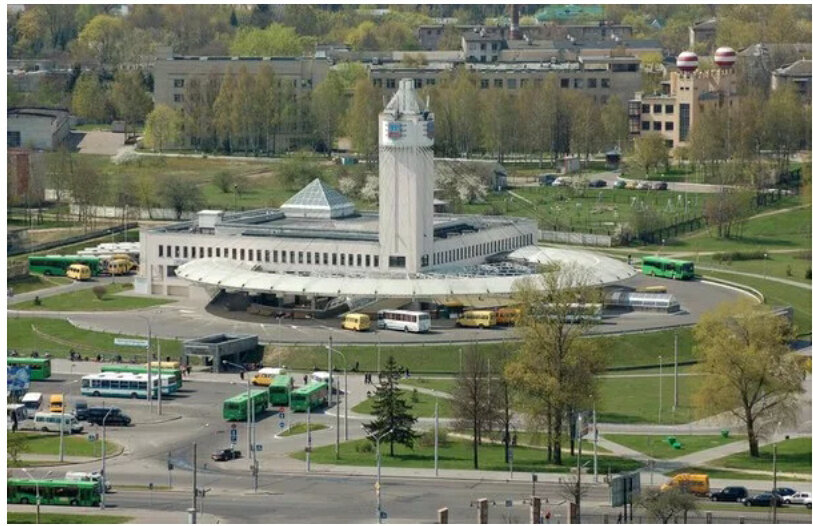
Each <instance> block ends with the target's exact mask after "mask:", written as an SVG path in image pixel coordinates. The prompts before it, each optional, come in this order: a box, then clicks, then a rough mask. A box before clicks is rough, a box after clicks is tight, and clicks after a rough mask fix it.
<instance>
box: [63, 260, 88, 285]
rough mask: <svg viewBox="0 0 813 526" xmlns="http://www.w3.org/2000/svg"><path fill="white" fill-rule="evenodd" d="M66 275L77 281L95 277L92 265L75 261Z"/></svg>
mask: <svg viewBox="0 0 813 526" xmlns="http://www.w3.org/2000/svg"><path fill="white" fill-rule="evenodd" d="M65 276H67V277H69V278H70V279H72V280H75V281H87V280H89V279H90V278H92V277H93V273H92V272H91V271H90V267H89V266H87V265H82V264H81V263H74V264H73V265H71V266H70V267H68V270H67V271H66V272H65Z"/></svg>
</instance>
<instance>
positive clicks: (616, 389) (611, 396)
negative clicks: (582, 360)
mask: <svg viewBox="0 0 813 526" xmlns="http://www.w3.org/2000/svg"><path fill="white" fill-rule="evenodd" d="M669 372H671V371H669ZM658 380H659V379H658V377H656V376H649V377H639V378H626V377H623V376H619V377H617V378H602V379H601V380H599V395H600V402H599V405H598V407H597V408H596V411H597V412H598V421H599V422H605V423H618V424H637V423H649V424H657V423H658V383H659V382H658ZM701 381H702V377H700V376H679V377H678V401H679V406H678V409H677V411H675V412H673V411H672V399H673V391H674V378H673V377H672V376H671V375H669V374H668V373H667V371H666V370H665V371H664V376H663V409H662V413H661V423H663V424H684V423H686V422H691V421H693V420H697V419H698V418H702V417H703V416H706V415H704V414H702V413H700V412H699V411H697V410H696V409H695V408H694V407H693V406H692V403H691V398H692V395H693V393H694V391H695V390H696V389H697V388H698V387H699V386H700V382H701Z"/></svg>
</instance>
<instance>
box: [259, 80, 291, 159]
mask: <svg viewBox="0 0 813 526" xmlns="http://www.w3.org/2000/svg"><path fill="white" fill-rule="evenodd" d="M280 92H281V90H280V89H279V88H278V87H277V82H276V79H275V77H274V72H273V70H272V69H271V66H269V65H263V66H262V67H261V68H260V71H259V72H258V73H257V77H256V90H255V100H256V103H257V106H258V110H257V118H258V125H259V129H260V133H261V135H262V144H263V148H262V149H263V150H264V151H270V152H273V151H274V146H275V145H274V144H273V143H272V139H273V138H274V137H275V134H276V130H277V126H278V124H279V120H280V108H281V104H282V103H284V102H285V100H284V99H282V98H280V97H279V95H280Z"/></svg>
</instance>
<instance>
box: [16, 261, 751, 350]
mask: <svg viewBox="0 0 813 526" xmlns="http://www.w3.org/2000/svg"><path fill="white" fill-rule="evenodd" d="M623 284H624V285H627V286H630V287H640V286H646V285H653V284H658V285H663V284H666V285H667V287H668V289H669V291H670V292H671V293H673V294H675V296H676V297H677V298H678V300H679V301H680V303H681V307H682V309H683V310H682V311H680V312H678V313H674V314H658V313H649V312H631V313H623V314H608V315H607V316H606V317H605V319H604V321H603V323H602V324H601V325H600V326H597V327H596V328H595V329H594V330H595V332H596V333H597V334H614V333H621V332H628V331H641V330H654V329H660V328H669V327H681V326H686V325H692V324H695V323H697V321H698V319H699V317H700V315H702V314H703V313H704V312H706V311H707V310H709V309H712V308H714V307H715V306H717V305H718V304H720V303H722V302H725V301H732V300H734V299H736V298H739V297H741V295H742V294H743V293H742V292H741V291H739V290H737V289H733V288H730V287H725V286H719V285H714V284H710V283H705V282H701V281H664V280H663V279H659V278H651V277H648V276H642V275H637V276H635V277H633V278H630V279H629V280H625V281H624V282H623ZM139 314H140V315H143V316H146V317H147V318H149V320H150V325H151V329H152V334H153V335H155V336H159V337H162V338H195V337H200V336H205V335H209V334H214V333H220V332H229V333H249V334H257V335H258V336H259V337H260V341H261V342H263V343H270V344H273V343H284V344H294V345H296V344H311V345H312V344H321V343H325V342H327V341H328V339H329V338H330V337H332V338H333V340H334V342H336V343H337V344H350V343H352V344H368V345H374V344H377V343H381V344H404V345H432V344H443V343H450V342H472V341H484V342H485V341H502V340H508V339H513V338H516V333H515V331H514V329H513V328H494V329H488V330H477V329H458V328H455V327H454V326H453V322H452V321H450V320H433V324H434V326H435V328H434V329H433V330H432V331H431V332H429V333H428V334H410V333H403V332H400V331H373V332H369V333H356V332H353V331H344V330H341V328H340V327H339V320H338V319H330V320H295V321H292V320H276V321H275V320H273V319H263V318H259V317H251V316H250V315H247V314H246V313H237V314H235V313H228V312H226V311H224V310H215V308H214V307H210V308H208V309H206V308H204V305H202V304H201V303H199V302H195V301H193V300H188V299H187V300H181V301H178V302H176V303H172V304H167V305H163V306H161V307H158V308H155V309H144V310H141V311H140V312H139ZM8 315H9V316H32V317H48V318H60V319H67V320H68V321H70V322H71V323H72V324H73V325H75V326H77V327H80V328H83V329H88V330H94V331H104V332H113V333H117V334H130V335H144V336H145V335H146V334H147V324H146V322H145V321H144V320H143V319H142V318H140V317H137V316H133V314H132V312H94V313H81V312H67V313H59V312H29V311H13V310H10V311H9V313H8ZM226 316H229V317H226ZM246 319H250V320H252V321H246Z"/></svg>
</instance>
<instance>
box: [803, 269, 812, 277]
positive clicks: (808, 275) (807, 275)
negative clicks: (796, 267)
mask: <svg viewBox="0 0 813 526" xmlns="http://www.w3.org/2000/svg"><path fill="white" fill-rule="evenodd" d="M811 277H813V272H812V271H811V270H810V267H807V270H805V279H811Z"/></svg>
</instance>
